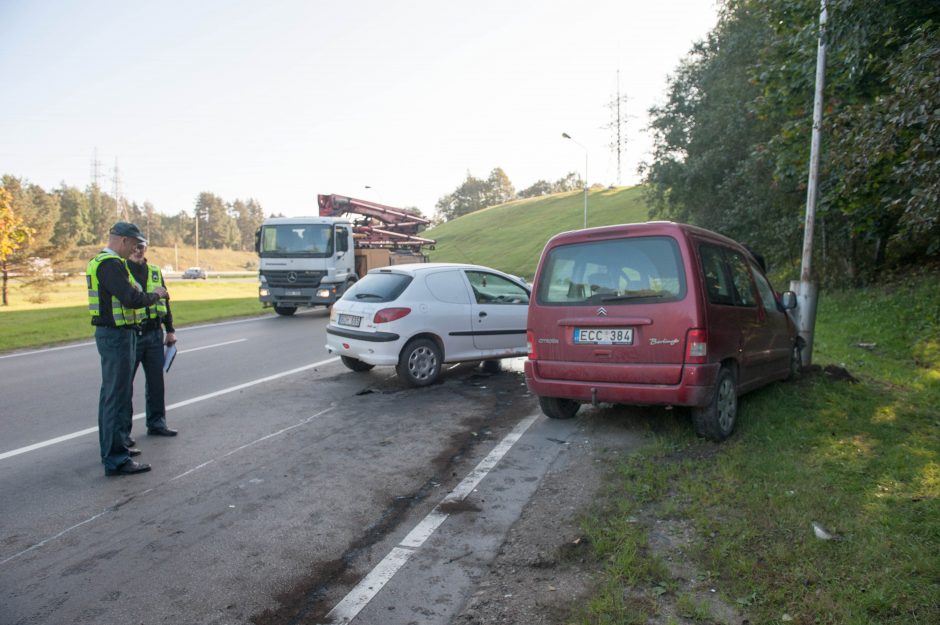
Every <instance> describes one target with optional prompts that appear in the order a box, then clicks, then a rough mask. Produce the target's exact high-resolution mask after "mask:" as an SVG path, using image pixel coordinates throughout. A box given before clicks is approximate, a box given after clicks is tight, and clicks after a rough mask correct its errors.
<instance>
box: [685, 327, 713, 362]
mask: <svg viewBox="0 0 940 625" xmlns="http://www.w3.org/2000/svg"><path fill="white" fill-rule="evenodd" d="M707 358H708V335H707V334H706V333H705V330H700V329H698V328H693V329H691V330H689V332H688V334H686V337H685V362H686V364H689V365H703V364H705V362H706V359H707Z"/></svg>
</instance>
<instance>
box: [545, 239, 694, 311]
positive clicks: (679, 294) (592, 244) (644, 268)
mask: <svg viewBox="0 0 940 625" xmlns="http://www.w3.org/2000/svg"><path fill="white" fill-rule="evenodd" d="M685 288H686V287H685V272H684V271H683V269H682V258H681V256H680V255H679V245H678V244H677V243H676V240H675V239H673V238H671V237H662V236H659V237H633V238H626V239H610V240H605V241H588V242H584V243H574V244H571V245H561V246H558V247H555V248H552V249H551V251H549V253H548V258H546V260H545V265H544V267H543V268H542V275H541V276H540V277H539V285H538V292H537V294H536V301H537V302H538V303H539V304H558V305H579V304H592V305H593V304H608V303H609V304H649V303H656V302H671V301H675V300H679V299H682V298H683V297H685Z"/></svg>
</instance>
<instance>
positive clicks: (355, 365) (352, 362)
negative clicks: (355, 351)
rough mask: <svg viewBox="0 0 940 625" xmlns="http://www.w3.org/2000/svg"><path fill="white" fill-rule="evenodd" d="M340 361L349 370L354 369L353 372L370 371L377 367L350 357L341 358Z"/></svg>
mask: <svg viewBox="0 0 940 625" xmlns="http://www.w3.org/2000/svg"><path fill="white" fill-rule="evenodd" d="M339 359H340V360H342V361H343V364H344V365H346V368H347V369H352V370H353V371H369V370H370V369H372V367H374V366H375V365H370V364H369V363H367V362H362V361H361V360H358V359H356V358H351V357H349V356H340V357H339Z"/></svg>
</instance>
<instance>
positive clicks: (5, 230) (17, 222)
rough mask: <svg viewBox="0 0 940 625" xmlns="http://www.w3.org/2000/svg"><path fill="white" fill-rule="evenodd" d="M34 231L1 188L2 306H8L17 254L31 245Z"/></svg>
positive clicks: (0, 271)
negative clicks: (15, 209)
mask: <svg viewBox="0 0 940 625" xmlns="http://www.w3.org/2000/svg"><path fill="white" fill-rule="evenodd" d="M32 235H33V230H32V228H30V227H29V226H27V225H26V223H25V222H24V220H23V218H22V217H20V216H19V215H17V214H16V213H15V212H14V210H13V195H12V194H11V193H10V192H9V191H8V190H7V189H6V181H4V186H0V276H2V286H0V291H2V305H3V306H8V305H9V299H8V295H7V289H8V283H9V277H10V271H11V269H12V267H13V265H14V264H15V263H16V262H17V260H18V258H17V252H18V251H19V250H21V249H23V248H25V247H27V246H28V245H29V243H30V239H31V238H32Z"/></svg>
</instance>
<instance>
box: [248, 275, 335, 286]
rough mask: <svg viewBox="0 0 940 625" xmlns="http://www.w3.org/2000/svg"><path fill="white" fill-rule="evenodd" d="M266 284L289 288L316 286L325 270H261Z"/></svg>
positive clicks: (318, 284)
mask: <svg viewBox="0 0 940 625" xmlns="http://www.w3.org/2000/svg"><path fill="white" fill-rule="evenodd" d="M261 275H263V276H264V277H265V279H266V280H267V281H268V286H275V287H285V288H291V287H296V288H298V289H300V288H316V287H318V286H320V280H322V279H323V276H325V275H326V272H325V271H262V272H261Z"/></svg>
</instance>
